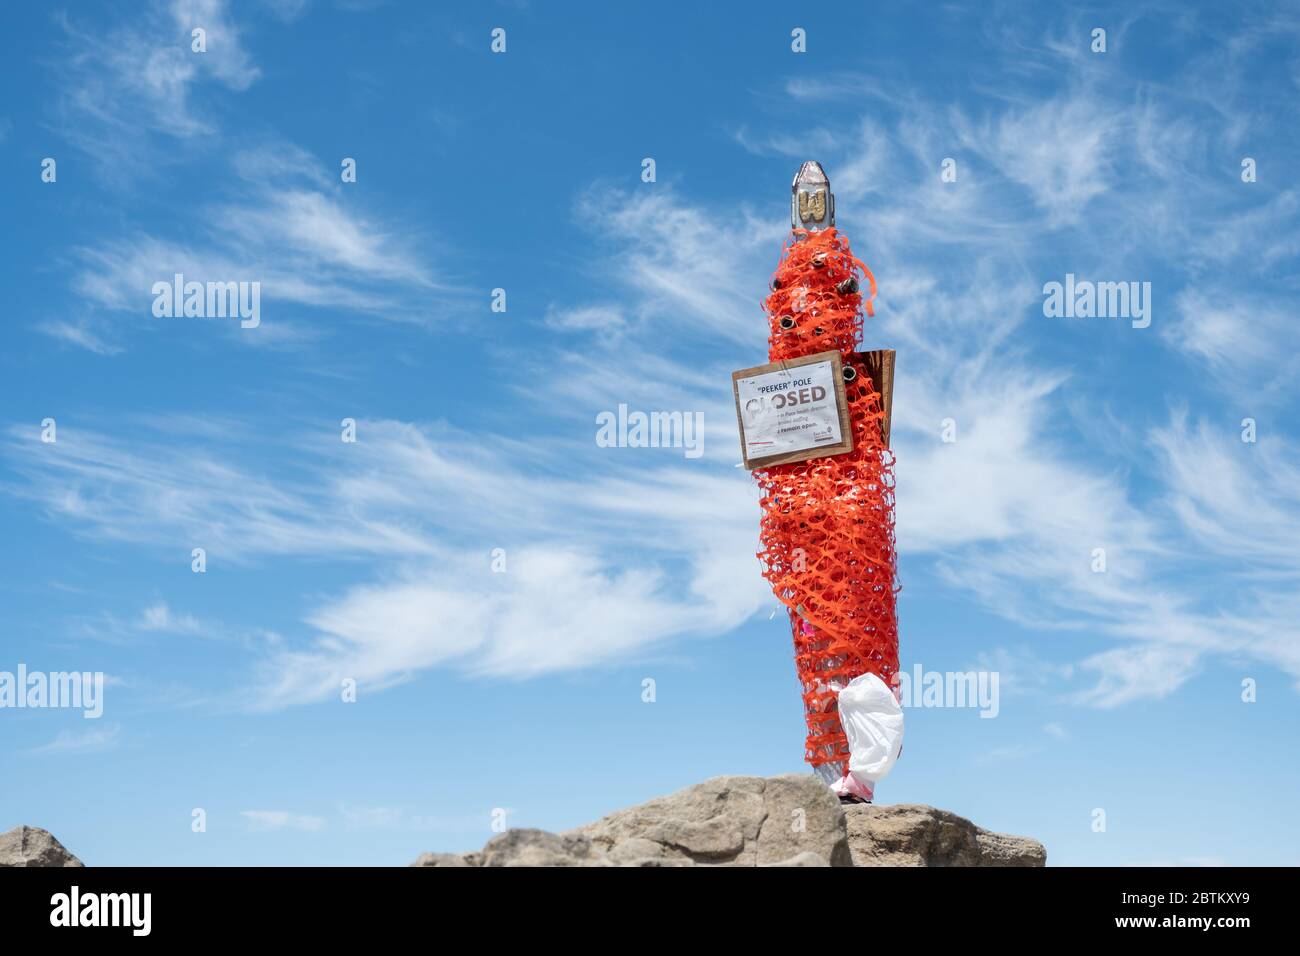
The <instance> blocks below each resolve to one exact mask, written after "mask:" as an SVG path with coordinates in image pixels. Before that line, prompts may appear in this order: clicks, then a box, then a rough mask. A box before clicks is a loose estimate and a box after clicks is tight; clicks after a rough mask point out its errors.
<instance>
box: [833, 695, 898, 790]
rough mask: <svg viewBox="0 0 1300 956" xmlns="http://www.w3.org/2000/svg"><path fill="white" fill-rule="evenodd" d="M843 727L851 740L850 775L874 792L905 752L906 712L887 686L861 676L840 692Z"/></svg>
mask: <svg viewBox="0 0 1300 956" xmlns="http://www.w3.org/2000/svg"><path fill="white" fill-rule="evenodd" d="M840 723H841V724H842V725H843V727H844V735H845V736H846V737H847V738H848V740H849V773H850V774H851V775H852V776H853V777H855V778H856V779H857V781H858V782H859V783H860V784H862V785H863V787H864V788H865V789H866V790H867V791H868V792H870V791H873V790H874V789H875V785H876V783H877V782H878V781H880V780H883V779H884V778H885V776H886V775H887V774H888V773H889V771H890V770H892V769H893V768H894V761H895V760H897V759H898V754H899V751H900V750H902V749H903V708H902V706H901V705H900V704H899V703H898V700H897V699H896V698H895V697H894V692H893V691H892V690H890V689H889V685H888V684H886V683H885V682H884V681H883V680H881V679H880V678H879V677H877V676H876V675H875V674H862V675H860V676H858V677H855V678H853V680H851V681H849V686H848V687H845V688H844V689H843V690H842V691H840Z"/></svg>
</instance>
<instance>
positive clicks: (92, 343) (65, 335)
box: [36, 322, 122, 355]
mask: <svg viewBox="0 0 1300 956" xmlns="http://www.w3.org/2000/svg"><path fill="white" fill-rule="evenodd" d="M36 330H37V331H38V332H43V333H44V334H46V335H48V336H51V337H52V338H56V339H59V340H60V341H63V342H67V343H68V344H69V345H75V346H77V347H78V348H83V349H85V350H86V351H88V352H94V353H95V354H97V355H117V354H118V353H119V352H121V351H122V349H121V347H120V346H117V345H113V344H111V343H109V342H106V341H105V340H104V339H103V338H101V337H100V336H99V335H98V334H96V333H95V332H94V331H93V330H92V329H91V328H90V327H89V325H88V324H85V323H82V324H73V323H71V322H45V323H43V324H41V325H38V326H37V327H36Z"/></svg>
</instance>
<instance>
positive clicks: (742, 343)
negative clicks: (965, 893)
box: [0, 0, 1300, 865]
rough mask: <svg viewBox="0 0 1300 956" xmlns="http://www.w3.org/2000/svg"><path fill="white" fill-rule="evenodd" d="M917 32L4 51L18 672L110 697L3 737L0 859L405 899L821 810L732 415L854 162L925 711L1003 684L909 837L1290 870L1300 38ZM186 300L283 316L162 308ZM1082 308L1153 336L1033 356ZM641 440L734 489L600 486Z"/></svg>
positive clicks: (1271, 8) (375, 16) (145, 10)
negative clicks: (717, 824)
mask: <svg viewBox="0 0 1300 956" xmlns="http://www.w3.org/2000/svg"><path fill="white" fill-rule="evenodd" d="M873 6H874V7H875V9H872V10H870V11H868V10H867V9H866V5H861V4H836V3H825V4H816V5H813V6H812V7H809V8H807V9H797V10H796V9H794V8H792V7H791V6H790V5H789V4H775V3H758V4H744V5H740V4H734V5H733V4H692V5H681V6H677V5H674V4H652V5H623V4H599V3H581V4H579V3H574V4H562V3H551V4H542V3H527V2H518V3H500V4H492V3H483V4H474V5H470V4H459V5H455V4H452V5H449V4H438V5H436V6H435V5H432V4H399V3H382V2H350V3H345V2H341V0H340V2H327V0H300V2H293V0H280V2H269V0H268V2H261V3H256V2H243V3H238V4H233V3H222V2H220V0H179V2H161V0H160V2H152V3H138V4H137V3H107V4H92V3H72V4H67V5H64V6H56V5H46V4H39V5H37V4H30V5H11V6H9V7H7V8H6V10H5V13H4V17H5V21H6V23H5V29H4V30H3V31H0V49H2V50H3V56H2V57H0V76H2V77H3V90H4V94H5V95H4V96H3V98H0V182H3V188H0V210H2V214H3V220H4V223H5V227H6V228H5V229H4V231H3V243H4V255H3V258H2V259H0V270H3V271H2V272H0V275H3V287H4V289H5V293H6V296H5V298H6V314H7V319H8V321H7V328H8V331H9V334H8V336H7V340H6V347H5V348H4V349H3V350H0V400H2V405H0V412H2V415H0V419H2V420H0V535H3V540H4V542H5V547H4V548H3V549H0V608H3V610H2V611H0V671H4V670H7V671H15V670H16V669H17V667H18V665H19V664H20V663H21V664H25V665H26V667H27V668H28V669H29V670H40V671H61V670H78V671H103V672H104V673H105V674H106V675H107V681H108V684H107V687H106V690H105V704H104V714H103V716H102V717H100V718H99V719H98V720H86V719H84V718H83V717H82V716H81V714H80V713H79V712H76V711H72V710H58V709H45V710H15V709H6V710H0V775H2V776H3V778H4V779H6V780H9V781H15V782H16V784H17V785H9V786H5V787H3V788H0V829H5V828H8V827H10V826H13V825H17V824H19V823H27V824H31V825H38V826H44V827H46V828H48V829H50V830H51V831H53V832H54V833H55V834H56V835H57V836H58V837H59V838H60V839H61V840H63V842H65V843H66V844H67V845H68V846H69V847H70V848H72V849H73V850H74V852H76V853H77V854H78V855H80V856H81V857H82V858H83V859H85V860H86V861H87V862H89V863H97V864H150V863H158V864H176V865H192V864H237V863H252V864H273V863H282V864H283V863H305V864H353V863H357V864H403V863H406V862H409V861H410V860H411V859H413V858H414V857H415V856H416V855H417V854H418V853H420V852H422V851H426V850H442V849H445V850H456V849H468V848H472V847H476V846H478V845H480V844H481V843H482V842H484V840H486V839H487V838H488V837H490V836H491V835H492V831H491V829H490V827H491V823H492V814H493V811H494V809H504V810H506V811H508V812H507V815H506V816H507V819H508V820H509V822H510V824H511V825H516V826H541V827H545V828H549V829H560V828H563V827H567V826H571V825H576V824H579V823H582V822H585V821H587V820H590V819H594V818H596V817H598V816H599V815H601V814H602V813H605V812H607V811H609V810H613V809H616V808H618V807H620V806H625V805H628V804H631V803H634V802H639V801H640V800H643V799H648V798H649V797H651V796H654V795H657V794H660V793H663V792H666V791H669V790H672V789H675V788H677V787H680V786H685V785H688V784H691V783H694V782H697V781H699V780H701V779H704V778H706V777H709V776H713V775H717V774H727V773H754V774H775V773H783V772H791V771H799V770H800V769H802V763H801V756H802V738H803V723H802V718H801V713H800V702H799V697H798V692H797V687H796V683H795V679H794V665H793V661H792V659H791V653H790V637H789V633H788V626H787V625H786V623H785V621H784V620H783V617H782V616H780V615H778V616H777V617H776V618H774V619H773V618H771V617H770V615H771V613H772V611H773V609H774V607H775V602H774V600H773V599H772V597H771V595H770V592H768V591H767V589H766V585H765V584H764V582H763V581H762V579H761V577H760V576H759V574H758V567H757V563H756V561H755V559H754V551H755V547H756V544H757V521H758V508H757V501H756V495H755V491H754V485H753V482H752V480H751V479H750V478H749V476H748V474H747V473H746V472H744V471H742V470H740V469H738V468H736V467H735V465H736V462H737V461H738V460H739V455H738V451H739V449H738V443H737V439H736V433H735V431H736V430H735V424H734V413H733V411H732V408H731V402H732V399H731V394H730V372H731V371H732V370H733V369H737V368H744V367H748V366H752V365H754V364H757V363H759V362H761V361H763V360H764V358H765V355H766V325H765V318H764V316H763V314H762V312H761V309H760V307H759V300H760V299H761V297H762V296H763V294H764V291H765V287H766V282H767V280H768V277H769V276H770V275H771V273H772V271H773V269H774V268H775V266H776V264H777V260H778V255H779V250H780V245H781V242H782V240H783V238H784V236H785V234H786V232H787V230H788V219H787V216H788V192H787V190H788V186H789V181H790V178H791V176H792V174H793V173H794V171H795V170H796V169H797V167H798V164H799V163H800V162H801V161H802V160H804V159H808V158H815V159H818V160H820V161H821V162H822V163H823V164H824V165H825V167H826V169H827V172H828V173H829V175H830V178H831V183H832V187H833V189H834V191H835V193H836V197H837V214H838V219H839V224H840V226H841V227H842V229H843V230H844V231H845V232H846V234H847V235H848V236H849V237H850V239H851V241H852V243H853V248H854V251H855V252H856V253H857V255H858V256H860V257H861V258H863V259H864V260H865V261H866V262H867V263H868V264H869V265H870V266H871V267H872V268H873V270H874V272H875V274H876V276H877V278H878V280H879V283H880V294H879V297H878V298H877V303H876V312H877V317H876V318H875V319H871V320H868V323H867V330H866V333H865V341H864V344H865V346H866V347H869V348H870V347H891V348H895V349H897V350H898V382H897V385H896V393H895V404H894V427H893V439H894V441H893V444H894V448H895V451H896V454H897V459H898V464H897V469H896V470H897V480H898V544H899V552H900V568H899V575H900V581H901V584H902V586H903V590H902V592H901V594H900V598H899V616H900V629H901V648H902V661H903V664H904V666H905V667H914V666H915V665H917V664H920V665H921V666H923V667H924V668H925V669H927V670H931V671H941V672H945V671H966V670H972V669H979V670H987V671H995V672H996V673H997V674H998V675H999V678H1000V688H1001V701H1000V708H999V713H998V716H997V717H996V718H994V719H983V718H981V717H980V716H979V714H978V712H977V711H976V710H973V709H969V708H965V709H963V708H935V709H912V710H910V711H909V712H908V717H907V721H908V723H907V738H906V740H907V742H906V747H905V753H904V755H903V758H902V760H900V762H899V764H898V766H897V767H896V769H895V771H894V773H893V775H892V776H891V777H890V778H889V779H888V780H887V781H886V782H885V783H884V784H882V785H881V788H880V798H881V799H882V800H884V801H887V802H922V803H929V804H933V805H936V806H940V807H944V808H946V809H950V810H953V811H956V812H958V813H962V814H964V815H967V816H970V817H971V818H973V819H974V820H976V821H977V822H979V823H981V824H982V825H984V826H988V827H991V828H995V829H1003V830H1008V831H1011V832H1017V833H1025V834H1029V835H1033V836H1035V837H1038V838H1039V839H1041V840H1043V841H1044V842H1045V843H1046V844H1047V847H1048V851H1049V859H1050V861H1051V862H1052V863H1057V864H1083V865H1093V864H1144V863H1170V864H1202V863H1222V864H1265V863H1290V864H1295V863H1297V862H1300V852H1298V846H1300V823H1297V822H1296V820H1295V816H1294V813H1293V812H1291V811H1292V809H1293V807H1294V804H1295V800H1296V797H1297V795H1298V794H1300V770H1298V769H1297V761H1296V748H1295V742H1294V733H1295V731H1296V729H1297V727H1300V696H1298V692H1300V645H1297V637H1298V636H1300V635H1298V627H1297V621H1300V596H1298V592H1297V582H1298V581H1300V548H1298V547H1297V544H1296V542H1297V541H1300V453H1298V452H1297V448H1296V440H1297V437H1298V435H1300V428H1297V425H1296V421H1297V412H1300V408H1298V407H1297V405H1298V403H1297V397H1296V389H1295V387H1294V384H1293V383H1294V381H1295V377H1296V373H1297V371H1298V370H1300V369H1298V366H1300V359H1297V358H1296V356H1297V355H1300V324H1297V322H1296V321H1295V316H1294V304H1295V301H1296V291H1297V282H1298V280H1297V276H1300V268H1297V260H1298V259H1300V243H1298V242H1297V236H1300V229H1298V228H1297V227H1298V226H1300V196H1298V194H1297V192H1296V187H1295V184H1294V175H1293V171H1294V168H1295V163H1296V149H1297V139H1298V137H1297V127H1296V123H1295V114H1294V107H1293V104H1294V101H1295V98H1296V96H1297V95H1298V94H1300V43H1298V41H1300V13H1297V11H1296V8H1295V7H1294V6H1292V5H1286V4H1246V5H1241V6H1240V7H1239V8H1234V10H1233V11H1231V12H1229V11H1225V10H1223V9H1222V8H1221V5H1217V4H1193V5H1187V4H1173V3H1139V4H1131V3H1124V4H1113V5H1109V6H1107V5H1095V6H1094V5H1089V6H1077V5H1071V8H1070V9H1065V8H1064V7H1062V8H1061V9H1058V10H1054V11H1053V10H1049V9H1048V7H1047V5H1043V4H1031V3H1026V4H1016V3H994V4H992V5H990V4H969V5H963V4H942V5H938V6H934V7H928V8H926V9H924V10H922V9H920V8H918V7H917V6H916V5H913V4H902V3H887V4H880V5H873ZM195 26H200V27H203V28H204V29H205V30H206V38H207V50H206V52H204V53H201V54H200V53H194V52H192V51H191V30H192V29H193V27H195ZM494 28H502V29H504V30H505V31H506V50H505V52H504V53H499V54H494V53H493V52H492V51H491V49H490V43H491V31H492V30H493V29H494ZM795 28H802V29H804V30H805V31H806V35H807V51H806V52H804V53H796V52H794V51H793V50H792V49H791V31H792V30H794V29H795ZM1095 28H1104V29H1105V30H1106V50H1105V52H1104V53H1100V52H1093V51H1092V49H1091V47H1092V45H1093V38H1092V36H1093V34H1092V31H1093V30H1094V29H1095ZM47 157H48V158H53V159H55V161H56V163H57V167H56V170H57V178H56V180H55V181H54V182H43V181H42V177H41V170H42V161H43V160H44V159H45V158H47ZM345 157H351V158H353V159H355V160H356V168H357V177H356V182H354V183H344V182H342V181H341V176H340V163H341V161H342V160H343V159H344V158H345ZM647 157H650V158H653V159H654V160H655V169H656V177H655V181H654V182H643V180H642V175H641V174H642V161H643V160H644V159H645V158H647ZM948 158H951V159H953V160H955V162H956V170H957V178H956V181H955V182H945V181H943V180H942V179H941V175H940V173H941V165H942V163H943V161H944V160H945V159H948ZM1246 158H1250V159H1252V160H1254V169H1255V171H1256V176H1255V181H1253V182H1245V181H1243V176H1242V173H1243V167H1242V163H1243V160H1244V159H1246ZM176 272H183V273H184V274H185V275H186V276H187V278H191V279H197V280H199V281H235V282H239V281H244V282H258V283H260V288H261V295H262V299H261V313H260V317H261V324H260V325H259V326H258V327H257V328H255V329H242V328H240V325H239V323H238V321H235V320H231V319H223V318H211V319H207V318H195V317H190V318H184V317H181V318H157V317H155V316H154V315H153V313H152V311H151V306H152V303H153V295H152V293H151V288H152V286H153V284H154V283H155V282H158V281H164V282H166V281H170V280H171V277H172V276H173V274H174V273H176ZM1067 274H1073V275H1075V276H1077V277H1078V278H1080V279H1088V280H1090V281H1117V282H1118V281H1123V282H1138V283H1144V282H1149V283H1150V284H1151V285H1150V288H1151V300H1150V303H1151V323H1150V325H1149V327H1146V328H1135V327H1134V326H1133V324H1132V323H1131V322H1130V321H1128V320H1127V319H1122V318H1121V319H1115V318H1049V317H1047V316H1046V315H1045V314H1044V310H1043V300H1044V295H1043V287H1044V285H1045V284H1046V283H1049V282H1063V281H1065V276H1066V275H1067ZM494 289H504V290H505V293H506V311H505V312H494V311H493V310H492V308H491V304H492V290H494ZM620 403H623V404H627V405H628V406H629V407H630V408H632V409H641V410H646V411H650V410H666V411H668V410H679V411H684V412H702V413H703V414H704V421H705V444H704V454H703V455H702V456H701V457H699V458H688V457H687V456H685V455H684V454H683V452H682V449H672V448H658V449H653V448H602V447H598V445H597V444H596V441H595V435H596V431H597V426H596V416H597V415H598V414H600V413H601V412H602V411H610V410H615V409H617V407H618V405H619V404H620ZM47 418H52V419H54V420H55V422H56V426H57V440H56V441H55V442H53V443H48V442H42V440H41V433H42V426H41V423H42V421H43V420H45V419H47ZM345 418H351V419H354V420H355V421H356V423H357V432H356V434H357V441H356V442H354V443H351V442H344V441H342V440H341V430H342V429H341V425H340V423H341V422H342V420H343V419H345ZM1247 418H1250V419H1253V420H1254V422H1255V428H1256V438H1257V440H1256V441H1254V442H1245V441H1243V440H1242V432H1243V426H1242V422H1243V419H1247ZM945 419H951V420H952V421H953V423H955V428H956V436H957V440H956V441H955V442H944V441H943V440H942V438H941V434H942V423H943V422H944V420H945ZM194 548H203V549H204V550H205V552H206V555H207V570H206V572H205V573H203V574H196V573H193V571H192V570H191V553H192V549H194ZM498 548H499V549H504V555H505V561H506V570H505V571H504V573H497V572H494V571H493V569H492V554H493V550H494V549H498ZM1098 548H1101V549H1104V551H1105V555H1106V570H1105V571H1104V572H1101V573H1098V572H1096V571H1094V570H1093V566H1094V552H1095V549H1098ZM344 678H351V679H354V680H356V681H357V686H358V697H357V700H356V702H355V703H344V702H343V701H341V700H340V690H339V688H340V683H341V681H342V680H343V679H344ZM646 679H652V680H653V681H654V682H655V691H656V693H655V700H654V702H653V703H646V702H644V701H643V699H642V687H643V681H645V680H646ZM1243 681H1253V682H1254V687H1255V689H1256V694H1257V698H1256V700H1255V701H1254V702H1251V703H1247V702H1244V701H1243V700H1242V694H1243ZM194 808H202V809H203V810H205V811H206V814H207V830H206V832H204V833H194V832H192V831H191V812H192V810H193V809H194ZM1098 809H1100V810H1103V811H1104V812H1105V819H1106V827H1105V830H1104V832H1097V831H1096V830H1095V828H1094V820H1095V819H1096V813H1095V811H1097V810H1098Z"/></svg>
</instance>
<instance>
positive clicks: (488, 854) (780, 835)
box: [411, 774, 1047, 867]
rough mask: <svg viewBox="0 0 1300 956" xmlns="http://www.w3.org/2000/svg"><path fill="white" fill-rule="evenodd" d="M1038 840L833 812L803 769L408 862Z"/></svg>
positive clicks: (957, 821) (755, 862) (732, 781)
mask: <svg viewBox="0 0 1300 956" xmlns="http://www.w3.org/2000/svg"><path fill="white" fill-rule="evenodd" d="M1046 859H1047V851H1046V850H1045V849H1044V848H1043V845H1042V844H1041V843H1039V842H1038V841H1036V840H1030V839H1027V838H1025V837H1016V836H1008V835H1006V834H1002V833H993V832H991V831H989V830H985V829H983V828H981V827H978V826H976V825H975V824H973V823H971V822H970V821H969V820H966V819H964V818H963V817H959V816H957V815H956V814H953V813H948V812H947V811H944V810H936V809H934V808H933V807H926V806H921V805H918V804H896V805H893V806H873V805H870V804H858V805H853V806H848V807H841V806H840V803H839V800H837V799H836V798H835V796H834V795H832V794H831V792H830V791H829V790H828V789H827V788H826V787H825V785H824V784H822V783H821V782H820V781H818V780H817V778H816V777H814V776H813V775H812V774H788V775H786V776H781V777H714V778H713V779H711V780H706V781H704V782H703V783H700V784H696V785H695V786H693V787H687V788H686V789H685V790H679V791H677V792H676V793H672V794H669V795H668V796H664V797H658V798H656V799H654V800H651V801H649V802H647V803H642V804H639V805H637V806H635V807H629V808H628V809H626V810H619V811H616V812H614V813H611V814H610V815H609V816H606V817H604V818H602V819H600V820H597V821H596V822H595V823H590V824H587V825H586V826H583V827H579V828H577V829H575V830H570V831H568V832H565V833H558V834H556V833H548V832H546V831H545V830H527V829H519V830H508V831H506V832H505V833H502V834H500V835H498V836H495V837H493V838H492V839H491V840H489V841H488V842H487V844H486V845H485V846H484V847H483V849H482V850H481V851H479V852H476V853H462V854H456V853H425V854H424V855H422V856H421V857H420V858H419V859H418V860H416V861H415V862H414V863H413V864H411V865H412V866H455V867H464V866H1043V865H1044V863H1045V862H1046Z"/></svg>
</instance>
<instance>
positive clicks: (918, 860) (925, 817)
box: [844, 803, 1047, 866]
mask: <svg viewBox="0 0 1300 956" xmlns="http://www.w3.org/2000/svg"><path fill="white" fill-rule="evenodd" d="M844 818H845V822H846V824H847V826H848V834H849V851H850V852H851V853H852V855H853V865H854V866H1043V865H1045V864H1046V863H1047V849H1046V848H1045V847H1044V846H1043V845H1042V844H1041V843H1039V842H1038V841H1037V840H1031V839H1029V838H1028V837H1018V836H1009V835H1008V834H1005V833H994V832H992V831H991V830H985V829H984V828H983V827H978V826H976V825H975V824H973V823H971V822H970V821H969V820H967V819H966V818H965V817H959V816H957V814H955V813H949V812H948V811H947V810H936V809H935V808H934V807H927V806H924V805H922V804H917V803H898V804H893V805H888V804H885V805H879V806H877V805H875V804H855V805H853V806H848V807H845V808H844Z"/></svg>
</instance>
